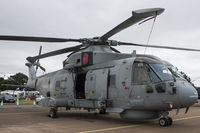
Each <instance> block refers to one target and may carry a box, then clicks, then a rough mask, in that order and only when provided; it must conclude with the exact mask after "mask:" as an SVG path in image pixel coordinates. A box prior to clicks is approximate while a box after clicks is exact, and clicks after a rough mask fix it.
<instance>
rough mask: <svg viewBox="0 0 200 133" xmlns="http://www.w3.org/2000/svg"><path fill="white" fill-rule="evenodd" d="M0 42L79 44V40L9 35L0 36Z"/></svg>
mask: <svg viewBox="0 0 200 133" xmlns="http://www.w3.org/2000/svg"><path fill="white" fill-rule="evenodd" d="M0 40H5V41H32V42H81V39H67V38H52V37H33V36H9V35H0Z"/></svg>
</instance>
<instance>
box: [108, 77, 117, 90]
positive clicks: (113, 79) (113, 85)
mask: <svg viewBox="0 0 200 133" xmlns="http://www.w3.org/2000/svg"><path fill="white" fill-rule="evenodd" d="M115 84H116V75H110V76H109V87H111V88H116V86H115Z"/></svg>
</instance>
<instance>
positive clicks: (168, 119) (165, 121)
mask: <svg viewBox="0 0 200 133" xmlns="http://www.w3.org/2000/svg"><path fill="white" fill-rule="evenodd" d="M172 124H173V120H172V118H171V117H168V116H167V117H162V118H160V119H159V125H160V126H162V127H165V126H171V125H172Z"/></svg>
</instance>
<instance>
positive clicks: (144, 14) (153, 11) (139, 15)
mask: <svg viewBox="0 0 200 133" xmlns="http://www.w3.org/2000/svg"><path fill="white" fill-rule="evenodd" d="M163 11H164V9H163V8H149V9H141V10H136V11H133V12H132V16H131V17H130V18H128V19H127V20H125V21H124V22H122V23H121V24H119V25H117V26H116V27H115V28H113V29H112V30H110V31H109V32H107V33H106V34H104V35H103V36H101V37H100V39H101V40H102V41H105V40H107V39H108V38H109V37H111V36H113V35H115V34H116V33H118V32H120V31H122V30H124V29H126V28H128V27H129V26H131V25H133V24H135V23H137V22H140V21H141V20H143V19H145V18H148V17H152V16H157V15H160V14H161V13H162V12H163Z"/></svg>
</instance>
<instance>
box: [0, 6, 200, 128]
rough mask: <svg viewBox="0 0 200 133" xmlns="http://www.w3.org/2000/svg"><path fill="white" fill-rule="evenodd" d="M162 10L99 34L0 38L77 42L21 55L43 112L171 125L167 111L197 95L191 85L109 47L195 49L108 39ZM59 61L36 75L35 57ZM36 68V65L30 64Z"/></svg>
mask: <svg viewBox="0 0 200 133" xmlns="http://www.w3.org/2000/svg"><path fill="white" fill-rule="evenodd" d="M163 11H164V9H163V8H150V9H141V10H136V11H133V12H132V16H131V17H130V18H128V19H127V20H125V21H124V22H122V23H120V24H119V25H117V26H116V27H114V28H113V29H112V30H110V31H108V32H107V33H105V34H104V35H102V36H101V37H94V38H81V39H70V38H69V39H67V38H50V37H31V36H10V35H1V36H0V40H7V41H33V42H52V43H53V42H79V43H81V44H80V45H77V46H73V47H68V48H64V49H60V50H56V51H52V52H49V53H45V54H41V49H40V52H39V55H37V56H34V57H27V58H26V59H27V61H28V62H27V63H26V66H27V67H28V69H29V80H28V82H27V85H26V86H28V87H31V88H35V89H37V90H39V91H40V93H41V94H42V95H44V96H45V98H44V99H42V100H41V101H40V105H42V106H46V107H49V108H50V111H49V116H50V117H51V118H54V117H56V115H57V109H58V107H66V109H67V110H70V109H71V108H81V109H85V110H88V111H90V110H99V113H101V114H106V113H110V112H114V113H119V114H120V116H121V117H122V118H127V119H135V120H146V119H156V118H160V117H161V118H160V119H159V125H160V126H170V125H172V123H173V120H172V118H171V117H169V116H168V114H169V111H171V110H172V109H177V114H178V112H179V109H181V108H186V113H187V112H188V109H189V107H190V106H191V105H193V104H194V103H196V101H197V99H198V95H197V91H196V89H195V88H194V87H193V86H192V85H191V84H190V83H189V82H188V81H187V80H185V79H183V78H181V77H178V76H176V75H175V74H174V73H173V71H172V70H170V69H169V67H168V66H170V65H168V64H167V63H166V62H164V61H163V60H161V59H159V58H157V57H155V56H150V55H139V54H136V51H133V52H132V53H131V54H130V53H120V51H118V50H117V49H115V48H114V47H113V46H118V45H130V46H141V47H153V48H164V49H175V50H186V51H200V50H198V49H189V48H178V47H168V46H157V45H143V44H136V43H127V42H119V41H115V40H108V39H109V38H110V37H111V36H113V35H115V34H117V33H118V32H120V31H122V30H124V29H126V28H128V27H129V26H132V25H133V24H136V23H139V22H140V23H141V22H145V21H147V20H149V19H152V18H155V17H156V16H157V15H160V14H161V13H162V12H163ZM69 52H72V53H71V54H69V55H68V58H67V59H65V60H64V61H63V69H61V70H58V71H55V72H52V73H49V74H45V75H42V76H39V77H37V76H36V70H37V69H38V67H39V68H41V69H42V70H45V69H44V68H43V67H42V66H41V65H40V63H39V59H42V58H46V57H51V56H55V55H59V54H64V53H69ZM35 67H36V68H35Z"/></svg>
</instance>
